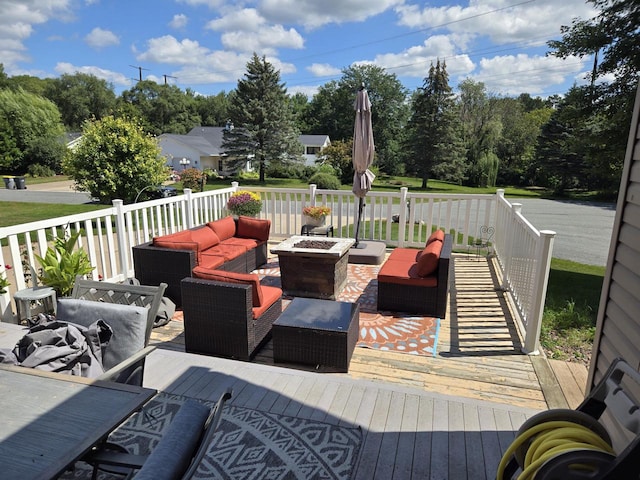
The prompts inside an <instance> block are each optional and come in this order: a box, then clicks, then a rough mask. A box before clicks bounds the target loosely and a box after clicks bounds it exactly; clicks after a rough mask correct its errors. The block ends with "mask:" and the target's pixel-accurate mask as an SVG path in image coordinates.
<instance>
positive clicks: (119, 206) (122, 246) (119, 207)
mask: <svg viewBox="0 0 640 480" xmlns="http://www.w3.org/2000/svg"><path fill="white" fill-rule="evenodd" d="M113 206H114V207H115V209H116V227H117V235H116V237H117V240H118V256H119V257H120V274H121V275H122V278H127V277H128V276H129V255H128V252H129V245H128V244H127V235H126V231H127V230H126V229H127V227H126V222H125V220H124V210H123V207H124V202H123V201H122V200H120V199H116V200H114V201H113Z"/></svg>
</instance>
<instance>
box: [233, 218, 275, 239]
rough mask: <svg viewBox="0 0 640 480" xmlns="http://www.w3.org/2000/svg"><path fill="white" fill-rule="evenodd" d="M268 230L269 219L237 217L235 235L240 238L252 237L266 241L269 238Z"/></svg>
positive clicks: (269, 227)
mask: <svg viewBox="0 0 640 480" xmlns="http://www.w3.org/2000/svg"><path fill="white" fill-rule="evenodd" d="M270 230H271V220H266V219H260V218H252V217H244V216H240V217H238V231H237V232H236V235H237V236H238V237H240V238H254V239H256V240H260V241H264V242H266V241H267V240H269V231H270Z"/></svg>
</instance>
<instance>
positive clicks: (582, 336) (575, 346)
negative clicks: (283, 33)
mask: <svg viewBox="0 0 640 480" xmlns="http://www.w3.org/2000/svg"><path fill="white" fill-rule="evenodd" d="M381 177H382V178H380V177H378V178H376V182H375V186H374V190H389V191H391V190H397V189H399V188H400V187H401V186H407V187H409V188H410V190H412V191H416V190H417V191H425V192H429V193H467V194H468V193H495V190H496V189H495V188H486V189H477V188H470V187H462V186H458V185H453V184H448V183H445V182H438V181H435V180H432V181H429V184H428V187H429V188H427V189H426V190H421V189H420V188H419V187H420V180H417V179H413V178H404V177H385V176H381ZM56 179H57V180H59V179H60V178H59V177H57V178H56ZM34 180H36V179H29V181H30V182H33V181H34ZM39 180H41V181H45V179H39ZM240 184H241V185H243V186H250V185H261V184H260V183H259V182H258V181H256V180H242V181H241V182H240ZM229 185H230V180H228V179H226V180H224V181H222V180H220V181H216V182H213V183H212V184H209V185H207V187H206V189H207V190H212V189H219V188H226V187H228V186H229ZM264 185H265V186H268V187H274V188H277V187H279V188H307V186H308V185H307V184H306V183H305V182H303V181H301V180H292V179H269V180H268V182H267V183H266V184H264ZM176 187H177V188H179V189H180V188H181V185H180V184H176ZM342 188H343V189H345V190H350V189H351V185H343V186H342ZM505 193H506V194H507V195H510V196H511V195H513V196H518V197H522V196H533V197H537V196H541V195H543V192H540V191H539V190H525V189H515V188H505ZM101 208H105V206H104V205H51V204H42V203H21V202H0V211H2V216H0V227H2V226H9V225H16V224H19V223H27V222H33V221H37V220H44V219H47V218H52V217H60V216H65V215H73V214H75V213H83V212H87V211H92V210H98V209H101ZM367 228H368V227H367V225H364V227H363V231H367V230H366V229H367ZM376 228H386V227H384V226H382V225H378V226H376ZM391 229H392V230H391V235H392V237H394V236H395V238H397V225H396V224H392V225H391ZM341 234H342V235H347V236H353V229H352V228H350V229H349V230H348V231H344V232H341ZM603 278H604V267H595V266H590V265H582V264H579V263H575V262H570V261H566V260H559V259H553V261H552V263H551V273H550V276H549V285H548V288H547V300H546V307H545V311H544V318H543V325H542V337H541V342H542V345H543V347H544V349H545V352H546V353H547V355H549V356H550V357H552V358H558V359H563V360H573V361H579V362H585V363H587V362H588V360H589V358H590V355H591V345H592V343H593V336H594V332H595V321H596V315H597V312H598V303H599V301H600V290H601V288H602V282H603Z"/></svg>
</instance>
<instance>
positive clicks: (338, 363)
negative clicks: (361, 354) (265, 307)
mask: <svg viewBox="0 0 640 480" xmlns="http://www.w3.org/2000/svg"><path fill="white" fill-rule="evenodd" d="M359 315H360V309H359V307H358V304H357V303H349V302H335V301H333V300H320V299H315V298H302V297H296V298H294V299H293V301H292V302H291V303H290V304H289V306H288V307H287V308H286V309H285V311H284V312H283V313H282V315H280V318H278V319H277V320H276V321H275V322H274V323H273V326H272V327H271V334H272V337H273V360H274V361H275V362H291V363H304V364H308V365H315V366H323V367H330V368H331V369H336V370H338V371H341V372H347V371H348V370H349V362H350V361H351V355H353V350H354V348H355V346H356V342H357V341H358V335H359Z"/></svg>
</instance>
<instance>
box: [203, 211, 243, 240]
mask: <svg viewBox="0 0 640 480" xmlns="http://www.w3.org/2000/svg"><path fill="white" fill-rule="evenodd" d="M207 226H208V227H209V228H210V229H211V230H213V231H214V232H215V234H216V235H217V236H218V238H219V239H220V241H221V242H222V241H223V240H226V239H227V238H231V237H233V236H234V235H235V234H236V222H235V220H234V219H233V217H232V216H228V217H224V218H221V219H220V220H216V221H214V222H209V223H207Z"/></svg>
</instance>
